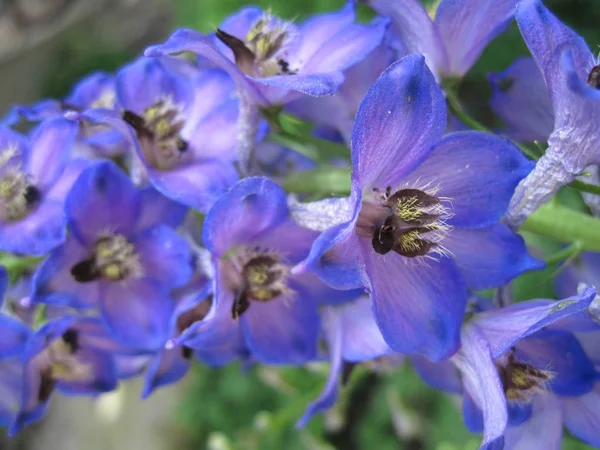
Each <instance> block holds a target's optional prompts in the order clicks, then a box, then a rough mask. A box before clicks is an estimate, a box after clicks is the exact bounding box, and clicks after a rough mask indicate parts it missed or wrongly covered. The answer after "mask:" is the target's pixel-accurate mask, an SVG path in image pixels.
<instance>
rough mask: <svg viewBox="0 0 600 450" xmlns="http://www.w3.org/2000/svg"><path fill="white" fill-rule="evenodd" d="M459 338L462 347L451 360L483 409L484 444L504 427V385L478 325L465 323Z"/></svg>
mask: <svg viewBox="0 0 600 450" xmlns="http://www.w3.org/2000/svg"><path fill="white" fill-rule="evenodd" d="M461 340H462V347H461V350H460V352H459V353H458V354H456V355H455V356H454V357H453V361H454V362H455V364H456V365H457V367H458V368H459V370H460V371H461V374H462V380H463V386H464V389H465V392H466V394H467V396H468V398H470V399H471V400H472V401H473V403H474V406H475V407H476V408H477V409H479V410H481V411H482V413H483V442H482V447H483V446H484V445H487V444H489V443H491V442H493V441H494V440H496V439H497V438H499V437H500V436H502V434H503V433H504V430H505V428H506V424H507V422H508V413H507V410H506V398H505V397H504V388H503V387H502V383H501V381H500V378H499V376H498V371H497V369H496V366H495V365H494V362H493V361H492V355H491V354H490V348H489V347H488V344H487V342H486V339H485V337H484V336H483V335H482V334H481V333H480V332H479V328H478V327H475V326H469V325H467V326H465V327H464V328H463V331H462V333H461Z"/></svg>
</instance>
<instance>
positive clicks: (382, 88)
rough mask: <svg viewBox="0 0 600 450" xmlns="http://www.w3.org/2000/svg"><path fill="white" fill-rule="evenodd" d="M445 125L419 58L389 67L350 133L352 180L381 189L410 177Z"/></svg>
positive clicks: (441, 104)
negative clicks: (353, 178) (407, 176)
mask: <svg viewBox="0 0 600 450" xmlns="http://www.w3.org/2000/svg"><path fill="white" fill-rule="evenodd" d="M445 126H446V104H445V101H444V96H443V95H442V91H441V90H440V88H439V86H438V85H437V83H436V81H435V79H434V78H433V75H432V74H431V72H430V71H429V69H428V68H427V66H426V65H425V60H424V59H423V57H422V56H418V55H409V56H405V57H404V58H402V59H401V60H400V61H398V62H396V63H394V64H393V65H391V66H390V67H389V68H388V69H387V70H386V71H385V72H384V73H383V74H382V75H381V76H380V77H379V79H378V80H377V81H376V82H375V84H374V85H373V86H372V87H371V89H369V92H368V93H367V95H366V97H365V99H364V100H363V102H362V103H361V105H360V108H359V109H358V113H357V114H356V120H355V123H354V129H353V131H352V164H353V168H354V175H353V176H354V177H355V179H356V180H357V181H358V182H359V183H360V184H361V186H362V188H363V190H365V189H370V188H372V187H379V188H383V189H385V188H386V187H387V186H389V185H394V184H395V183H397V182H398V181H399V180H400V179H402V177H403V176H406V175H407V174H408V173H410V172H411V171H412V170H413V169H414V168H415V167H416V166H417V165H418V164H419V163H420V162H421V161H422V160H423V159H424V158H425V157H426V156H427V155H428V154H429V151H430V148H431V145H432V144H434V143H435V142H437V141H438V140H439V139H440V137H441V136H442V133H443V131H444V128H445Z"/></svg>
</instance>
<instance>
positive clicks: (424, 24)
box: [359, 0, 518, 78]
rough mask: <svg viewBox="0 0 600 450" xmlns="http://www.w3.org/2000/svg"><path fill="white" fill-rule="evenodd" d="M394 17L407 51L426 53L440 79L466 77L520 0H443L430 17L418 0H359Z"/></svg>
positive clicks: (507, 22) (394, 24)
mask: <svg viewBox="0 0 600 450" xmlns="http://www.w3.org/2000/svg"><path fill="white" fill-rule="evenodd" d="M359 1H361V2H364V3H367V4H368V5H369V6H371V7H372V8H373V9H374V10H375V11H377V12H378V13H379V14H381V15H382V16H389V17H390V18H391V19H392V30H393V31H394V32H395V33H396V35H397V36H398V38H399V39H400V41H401V43H402V45H403V48H404V51H405V54H409V53H417V54H422V55H424V56H425V59H426V61H427V65H428V66H429V68H430V70H431V71H432V72H433V73H434V75H435V76H436V78H438V77H444V78H446V77H447V78H452V77H462V76H463V75H464V74H465V73H467V71H468V70H469V69H470V68H471V66H473V64H474V63H475V62H476V61H477V58H479V55H480V54H481V52H482V51H483V49H484V48H485V46H486V45H487V44H488V43H489V42H490V41H491V40H492V39H494V38H495V37H496V36H498V35H499V34H500V33H502V32H503V31H504V30H505V29H506V27H507V26H508V24H509V23H510V21H511V20H512V19H513V16H514V14H515V8H516V6H517V3H518V0H493V1H490V0H442V1H441V2H440V3H439V6H438V7H437V10H436V11H435V19H434V20H432V19H431V18H430V17H429V14H428V12H427V11H426V10H425V8H424V7H423V5H422V4H421V2H419V1H418V0H359Z"/></svg>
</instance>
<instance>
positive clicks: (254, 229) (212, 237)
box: [203, 177, 288, 256]
mask: <svg viewBox="0 0 600 450" xmlns="http://www.w3.org/2000/svg"><path fill="white" fill-rule="evenodd" d="M287 214H288V208H287V199H286V196H285V192H284V191H283V189H281V188H280V187H279V186H278V185H276V184H275V183H274V182H272V181H271V180H269V179H267V178H262V177H255V178H246V179H244V180H241V181H239V182H238V183H236V184H235V185H234V186H233V187H232V188H231V189H230V190H229V192H227V193H226V194H225V195H223V196H222V197H221V198H219V200H217V202H216V203H215V204H214V206H213V207H212V209H211V210H210V211H209V213H208V214H207V216H206V220H205V221H204V230H203V241H204V244H205V245H206V248H208V249H209V250H210V251H211V252H212V253H213V255H215V256H220V255H222V254H223V253H225V252H226V251H227V250H229V248H231V247H232V246H235V245H241V244H244V243H249V242H253V241H254V240H256V239H257V238H258V237H260V236H262V235H263V233H265V232H268V231H269V230H271V229H273V228H275V227H276V226H277V225H279V224H281V223H282V222H283V221H284V220H285V218H286V216H287Z"/></svg>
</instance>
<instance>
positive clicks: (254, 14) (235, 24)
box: [219, 6, 263, 36]
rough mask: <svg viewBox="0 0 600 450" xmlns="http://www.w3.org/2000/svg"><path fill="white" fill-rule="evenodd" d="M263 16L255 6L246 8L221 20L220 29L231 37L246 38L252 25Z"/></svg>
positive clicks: (260, 10)
mask: <svg viewBox="0 0 600 450" xmlns="http://www.w3.org/2000/svg"><path fill="white" fill-rule="evenodd" d="M262 15H263V10H262V9H260V8H258V7H256V6H246V7H244V8H241V9H240V10H239V11H236V12H235V13H233V14H232V15H230V16H228V17H226V18H225V20H223V23H221V25H220V27H219V28H220V29H221V30H223V31H225V32H227V33H229V34H231V35H233V36H246V35H247V34H248V31H250V28H251V27H252V25H253V24H254V23H255V22H256V21H257V20H258V19H259V18H260V16H262Z"/></svg>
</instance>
